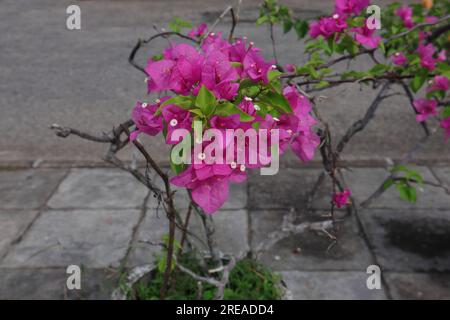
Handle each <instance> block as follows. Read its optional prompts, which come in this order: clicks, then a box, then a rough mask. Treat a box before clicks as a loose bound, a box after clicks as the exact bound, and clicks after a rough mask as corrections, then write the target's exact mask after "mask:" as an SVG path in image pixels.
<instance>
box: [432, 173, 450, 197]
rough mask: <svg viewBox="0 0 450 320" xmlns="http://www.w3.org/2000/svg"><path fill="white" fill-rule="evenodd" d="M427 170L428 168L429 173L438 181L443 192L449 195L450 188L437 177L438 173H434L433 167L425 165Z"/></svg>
mask: <svg viewBox="0 0 450 320" xmlns="http://www.w3.org/2000/svg"><path fill="white" fill-rule="evenodd" d="M427 168H428V170H430V172H431V174H432V175H433V176H434V178H435V179H436V180H437V181H438V182H439V184H440V186H441V187H442V188H443V189H444V191H445V193H447V194H448V195H450V188H447V186H446V185H445V183H444V182H443V181H442V180H441V179H440V178H439V175H438V174H436V172H435V171H434V168H433V167H427Z"/></svg>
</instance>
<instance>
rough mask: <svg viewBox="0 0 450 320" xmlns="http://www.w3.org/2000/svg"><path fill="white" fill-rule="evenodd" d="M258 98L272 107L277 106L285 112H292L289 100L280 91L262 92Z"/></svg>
mask: <svg viewBox="0 0 450 320" xmlns="http://www.w3.org/2000/svg"><path fill="white" fill-rule="evenodd" d="M258 98H259V100H260V101H262V102H264V103H266V104H268V105H270V106H272V107H275V108H277V109H279V110H281V111H283V112H285V113H291V112H292V108H291V106H290V104H289V102H288V101H287V100H286V98H285V97H284V96H283V95H282V94H280V93H276V92H270V91H269V92H267V93H266V94H261V95H260V96H259V97H258Z"/></svg>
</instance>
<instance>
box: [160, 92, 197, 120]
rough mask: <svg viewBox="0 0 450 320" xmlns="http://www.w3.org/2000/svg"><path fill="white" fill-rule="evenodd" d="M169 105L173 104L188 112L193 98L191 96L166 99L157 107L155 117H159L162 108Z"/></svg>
mask: <svg viewBox="0 0 450 320" xmlns="http://www.w3.org/2000/svg"><path fill="white" fill-rule="evenodd" d="M169 104H174V105H177V106H179V107H180V108H182V109H185V110H189V109H191V108H192V104H193V97H192V96H175V97H172V98H170V99H167V100H166V101H164V102H163V103H161V105H160V106H159V108H158V110H156V112H155V115H157V116H158V115H160V114H161V111H162V108H163V107H164V106H167V105H169Z"/></svg>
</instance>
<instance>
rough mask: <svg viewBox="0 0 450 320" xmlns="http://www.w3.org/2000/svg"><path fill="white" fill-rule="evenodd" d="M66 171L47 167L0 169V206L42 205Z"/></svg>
mask: <svg viewBox="0 0 450 320" xmlns="http://www.w3.org/2000/svg"><path fill="white" fill-rule="evenodd" d="M66 172H67V170H47V169H33V170H32V169H30V170H18V171H16V170H8V171H0V208H1V209H37V208H40V207H42V206H43V205H45V203H46V201H47V200H48V198H49V197H50V195H51V194H52V192H53V191H54V190H55V188H56V186H57V185H58V183H59V182H60V181H61V179H62V178H63V177H64V176H65V175H66Z"/></svg>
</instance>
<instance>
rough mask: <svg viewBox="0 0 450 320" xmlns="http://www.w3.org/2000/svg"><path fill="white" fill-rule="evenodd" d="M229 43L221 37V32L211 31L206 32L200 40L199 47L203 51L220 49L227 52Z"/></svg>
mask: <svg viewBox="0 0 450 320" xmlns="http://www.w3.org/2000/svg"><path fill="white" fill-rule="evenodd" d="M230 47H231V44H230V43H229V42H228V41H226V40H224V39H222V32H217V33H214V32H211V33H210V34H208V35H207V36H206V37H205V39H204V40H203V42H202V45H201V48H202V50H203V51H204V52H206V53H207V52H209V51H221V52H222V53H226V54H228V51H229V49H230Z"/></svg>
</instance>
